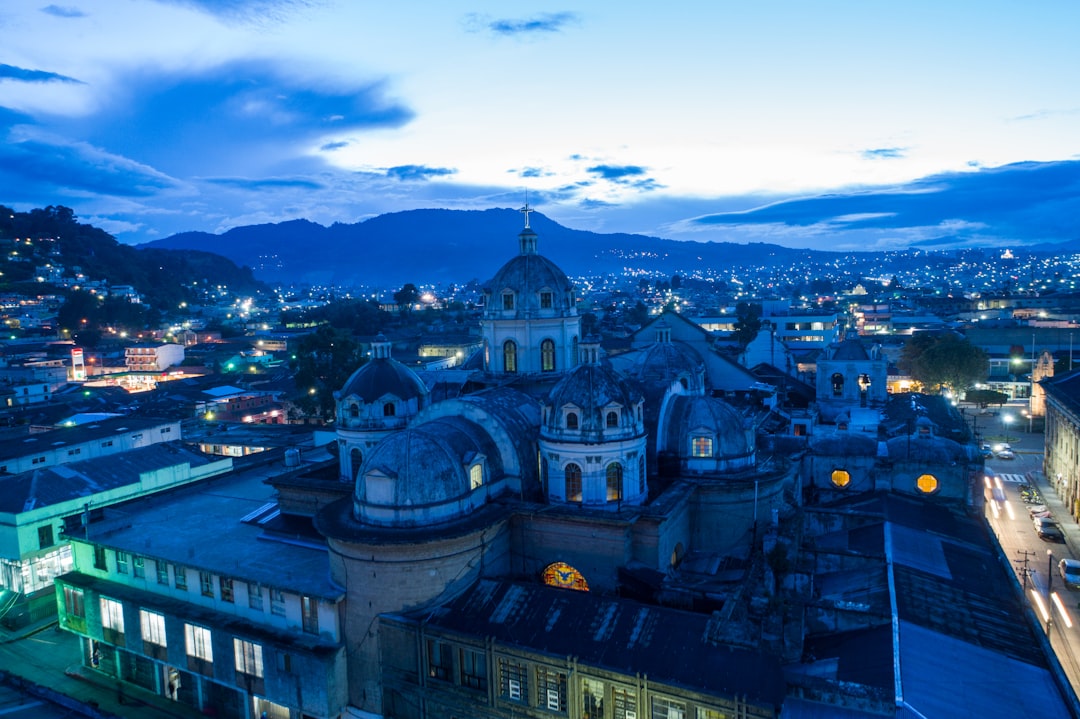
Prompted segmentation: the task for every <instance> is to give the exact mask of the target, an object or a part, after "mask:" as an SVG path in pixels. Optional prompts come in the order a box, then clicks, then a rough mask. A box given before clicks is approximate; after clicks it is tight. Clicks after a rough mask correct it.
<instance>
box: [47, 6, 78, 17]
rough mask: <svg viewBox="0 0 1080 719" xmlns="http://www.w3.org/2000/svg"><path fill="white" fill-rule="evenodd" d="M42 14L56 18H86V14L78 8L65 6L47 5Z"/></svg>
mask: <svg viewBox="0 0 1080 719" xmlns="http://www.w3.org/2000/svg"><path fill="white" fill-rule="evenodd" d="M41 12H43V13H46V14H47V15H54V16H56V17H86V13H84V12H83V11H82V10H80V9H79V8H77V7H67V6H63V5H46V6H45V7H43V8H41Z"/></svg>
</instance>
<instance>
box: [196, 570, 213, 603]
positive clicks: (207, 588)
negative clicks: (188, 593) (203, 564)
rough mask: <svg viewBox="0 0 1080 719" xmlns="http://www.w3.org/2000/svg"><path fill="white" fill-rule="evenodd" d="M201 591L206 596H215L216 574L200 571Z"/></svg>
mask: <svg viewBox="0 0 1080 719" xmlns="http://www.w3.org/2000/svg"><path fill="white" fill-rule="evenodd" d="M199 591H200V592H202V595H203V596H204V597H213V596H214V575H213V574H211V573H210V572H199Z"/></svg>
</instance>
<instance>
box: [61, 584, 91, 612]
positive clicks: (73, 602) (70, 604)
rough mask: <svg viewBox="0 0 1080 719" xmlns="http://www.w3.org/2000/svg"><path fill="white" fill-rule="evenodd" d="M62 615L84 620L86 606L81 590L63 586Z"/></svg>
mask: <svg viewBox="0 0 1080 719" xmlns="http://www.w3.org/2000/svg"><path fill="white" fill-rule="evenodd" d="M64 613H65V614H67V615H68V616H69V617H75V618H77V619H85V618H86V604H85V595H84V593H83V590H81V589H76V588H75V587H69V586H67V585H66V584H65V585H64Z"/></svg>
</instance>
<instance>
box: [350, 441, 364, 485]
mask: <svg viewBox="0 0 1080 719" xmlns="http://www.w3.org/2000/svg"><path fill="white" fill-rule="evenodd" d="M349 463H350V464H351V466H352V474H353V479H356V477H357V476H358V475H359V474H360V468H361V467H362V466H363V464H364V455H363V454H362V453H361V452H360V450H358V449H356V448H355V447H354V448H353V449H352V450H351V451H350V452H349Z"/></svg>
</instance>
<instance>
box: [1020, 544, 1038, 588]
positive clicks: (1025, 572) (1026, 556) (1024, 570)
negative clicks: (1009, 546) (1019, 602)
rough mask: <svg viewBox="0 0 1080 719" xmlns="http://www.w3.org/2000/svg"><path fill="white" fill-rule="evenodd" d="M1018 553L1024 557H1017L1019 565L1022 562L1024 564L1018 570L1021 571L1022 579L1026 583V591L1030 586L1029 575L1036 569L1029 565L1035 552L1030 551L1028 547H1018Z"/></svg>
mask: <svg viewBox="0 0 1080 719" xmlns="http://www.w3.org/2000/svg"><path fill="white" fill-rule="evenodd" d="M1016 553H1017V554H1019V555H1021V556H1023V559H1017V560H1016V563H1017V564H1018V565H1020V564H1022V565H1023V566H1020V567H1018V570H1019V572H1020V577H1021V580H1022V581H1023V583H1024V591H1025V592H1026V591H1027V588H1028V577H1029V576H1031V573H1032V572H1033V571H1035V570H1033V569H1032V568H1031V567H1029V566H1028V562H1029V561H1031V558H1032V557H1034V556H1035V552H1029V551H1028V550H1026V549H1017V550H1016Z"/></svg>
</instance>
